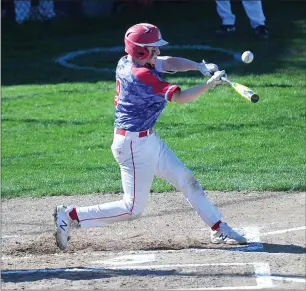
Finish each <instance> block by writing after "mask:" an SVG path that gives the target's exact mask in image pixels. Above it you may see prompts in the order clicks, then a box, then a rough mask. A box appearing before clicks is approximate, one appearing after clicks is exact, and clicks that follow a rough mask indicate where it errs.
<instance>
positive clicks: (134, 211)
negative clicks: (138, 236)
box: [126, 202, 144, 220]
mask: <svg viewBox="0 0 306 291" xmlns="http://www.w3.org/2000/svg"><path fill="white" fill-rule="evenodd" d="M126 206H127V211H128V213H129V216H130V217H129V219H130V220H132V219H137V218H138V217H139V216H141V214H142V212H143V210H144V207H141V206H139V205H136V204H135V203H134V204H133V202H131V203H127V202H126Z"/></svg>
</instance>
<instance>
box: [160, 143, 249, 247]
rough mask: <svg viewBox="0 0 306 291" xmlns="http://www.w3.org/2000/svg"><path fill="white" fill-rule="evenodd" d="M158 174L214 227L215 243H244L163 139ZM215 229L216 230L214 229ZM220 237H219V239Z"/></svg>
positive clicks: (242, 238)
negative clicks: (222, 219) (223, 219)
mask: <svg viewBox="0 0 306 291" xmlns="http://www.w3.org/2000/svg"><path fill="white" fill-rule="evenodd" d="M160 142H161V143H162V146H161V147H162V151H161V156H160V158H159V163H158V168H157V171H156V176H159V177H161V178H163V179H165V180H166V181H168V182H169V183H171V184H172V185H173V186H174V187H176V188H177V189H178V190H180V191H181V192H183V194H184V196H185V198H186V200H187V201H188V202H189V203H190V204H191V206H192V207H193V209H194V210H195V211H196V212H197V214H198V215H199V216H200V217H201V219H202V220H203V221H204V222H205V223H206V224H207V225H208V226H210V227H211V228H212V230H211V231H212V233H211V241H212V242H213V243H227V244H234V243H235V244H244V243H246V240H245V238H244V237H243V236H240V235H239V234H238V233H236V232H235V231H234V230H233V229H232V228H230V227H229V226H228V225H227V224H225V223H223V222H221V217H222V214H221V212H220V210H219V209H218V208H217V207H216V206H215V205H214V204H213V203H212V202H211V201H210V200H209V199H208V198H207V197H206V195H205V192H204V190H203V189H202V187H201V186H200V184H199V183H198V181H197V180H196V179H195V177H194V175H193V173H192V171H190V170H189V169H188V168H187V167H186V166H185V165H184V164H183V163H182V162H181V160H180V159H179V158H178V157H177V156H176V155H175V154H174V153H173V151H172V150H171V149H170V148H169V147H168V146H167V145H166V144H165V143H164V142H162V141H160ZM213 229H214V230H213ZM217 238H218V239H217Z"/></svg>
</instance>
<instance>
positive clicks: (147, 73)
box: [114, 56, 180, 132]
mask: <svg viewBox="0 0 306 291" xmlns="http://www.w3.org/2000/svg"><path fill="white" fill-rule="evenodd" d="M177 90H180V87H179V86H177V85H174V84H171V83H169V82H167V81H165V80H163V79H162V78H161V76H160V73H159V72H158V71H157V70H156V69H155V68H154V67H153V66H150V65H146V66H140V65H138V64H136V63H134V62H132V61H131V60H129V59H128V58H127V56H124V57H122V58H121V59H120V60H119V62H118V65H117V69H116V96H115V100H114V104H115V107H116V112H115V127H116V128H119V129H125V130H127V131H132V132H140V131H144V130H147V129H150V128H152V127H153V126H154V124H155V123H156V121H157V119H158V117H159V116H160V114H161V112H162V111H163V109H164V108H165V106H166V104H167V101H171V99H172V96H173V94H174V92H176V91H177Z"/></svg>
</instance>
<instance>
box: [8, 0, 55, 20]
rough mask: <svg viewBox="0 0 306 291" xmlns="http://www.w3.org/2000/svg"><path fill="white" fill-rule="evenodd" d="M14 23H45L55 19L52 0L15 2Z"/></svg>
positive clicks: (22, 0)
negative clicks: (32, 21) (33, 21)
mask: <svg viewBox="0 0 306 291" xmlns="http://www.w3.org/2000/svg"><path fill="white" fill-rule="evenodd" d="M14 2H15V15H16V22H17V23H20V24H21V23H23V22H25V21H27V20H39V21H45V20H48V19H51V18H53V17H55V12H54V2H53V0H15V1H14Z"/></svg>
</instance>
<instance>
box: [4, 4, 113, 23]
mask: <svg viewBox="0 0 306 291" xmlns="http://www.w3.org/2000/svg"><path fill="white" fill-rule="evenodd" d="M116 2H117V1H116V0H3V1H2V5H1V16H2V19H14V20H15V21H16V22H17V23H20V24H22V23H24V22H26V21H41V22H43V21H46V20H49V19H53V18H59V17H78V16H81V15H83V16H100V15H107V14H110V13H112V11H113V9H114V6H115V4H116Z"/></svg>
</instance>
